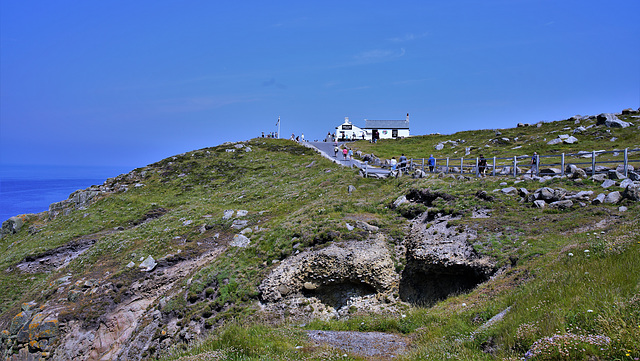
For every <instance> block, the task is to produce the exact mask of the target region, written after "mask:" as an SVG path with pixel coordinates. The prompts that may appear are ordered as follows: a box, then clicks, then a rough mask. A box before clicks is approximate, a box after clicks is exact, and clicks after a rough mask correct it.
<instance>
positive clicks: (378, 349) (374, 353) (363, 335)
mask: <svg viewBox="0 0 640 361" xmlns="http://www.w3.org/2000/svg"><path fill="white" fill-rule="evenodd" d="M307 335H308V336H309V338H310V339H311V340H312V341H313V342H315V343H316V344H317V345H328V346H331V347H335V348H337V349H340V350H344V351H346V352H349V353H352V354H354V355H358V356H361V357H365V358H366V359H368V360H388V359H391V358H394V357H396V356H398V355H400V354H402V353H404V352H405V351H406V350H407V348H408V341H407V339H405V338H404V337H402V336H398V335H395V334H391V333H383V332H357V331H307Z"/></svg>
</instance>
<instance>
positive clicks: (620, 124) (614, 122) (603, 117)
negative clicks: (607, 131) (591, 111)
mask: <svg viewBox="0 0 640 361" xmlns="http://www.w3.org/2000/svg"><path fill="white" fill-rule="evenodd" d="M596 124H597V125H604V126H606V127H609V128H626V127H628V126H630V125H631V124H629V123H628V122H625V121H622V120H620V119H618V117H616V116H615V115H614V114H611V113H602V114H600V115H598V117H597V123H596Z"/></svg>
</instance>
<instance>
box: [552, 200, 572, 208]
mask: <svg viewBox="0 0 640 361" xmlns="http://www.w3.org/2000/svg"><path fill="white" fill-rule="evenodd" d="M549 207H552V208H558V209H567V208H571V207H573V202H572V201H570V200H568V199H567V200H563V201H555V202H551V203H550V204H549Z"/></svg>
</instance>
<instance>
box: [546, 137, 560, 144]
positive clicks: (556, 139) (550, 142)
mask: <svg viewBox="0 0 640 361" xmlns="http://www.w3.org/2000/svg"><path fill="white" fill-rule="evenodd" d="M560 143H562V139H560V138H555V139H551V140H550V141H548V142H547V145H556V144H560Z"/></svg>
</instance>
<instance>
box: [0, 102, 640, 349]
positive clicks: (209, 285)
mask: <svg viewBox="0 0 640 361" xmlns="http://www.w3.org/2000/svg"><path fill="white" fill-rule="evenodd" d="M639 116H640V113H639V112H637V111H633V110H625V111H624V112H622V113H620V114H619V115H617V117H619V120H620V121H622V122H626V123H627V124H626V126H624V127H615V126H612V124H607V123H606V122H607V120H609V121H611V120H612V118H611V117H607V116H605V117H604V119H605V120H604V121H600V120H599V117H597V116H588V117H574V118H571V119H567V120H563V121H558V122H549V123H539V125H529V126H527V125H524V124H522V126H518V127H515V128H511V129H500V130H474V131H468V132H460V133H456V134H453V135H425V136H418V137H411V138H406V139H401V140H390V141H381V142H379V143H378V144H370V143H366V142H363V141H358V142H354V143H351V144H350V146H352V147H353V148H355V149H356V150H357V152H356V153H357V154H358V155H360V156H362V157H365V156H369V157H372V159H373V157H375V158H376V159H379V160H380V164H384V160H385V159H389V158H390V157H391V156H398V155H399V154H401V153H405V154H406V155H407V156H408V157H410V158H415V159H420V158H424V157H425V156H427V157H428V155H429V154H431V153H437V156H438V158H440V159H445V158H447V157H449V158H454V157H470V158H475V157H477V156H478V155H479V154H483V155H485V156H487V157H493V156H499V157H505V158H512V157H513V156H522V155H524V154H527V155H528V154H531V153H532V152H533V151H537V152H539V153H540V154H543V155H547V154H560V153H567V154H575V156H570V157H567V163H566V164H565V165H566V169H563V171H564V172H563V173H564V175H562V174H560V173H558V174H555V173H552V174H546V175H545V174H543V175H541V176H535V175H533V174H528V175H527V174H526V173H525V171H526V169H524V168H526V167H523V169H522V171H521V172H519V173H517V174H516V176H515V177H513V176H512V175H510V173H507V174H505V175H502V176H501V175H497V176H490V177H485V178H478V177H475V176H474V175H473V174H472V173H471V174H449V173H445V172H440V171H438V172H437V173H428V172H422V173H421V174H418V173H417V172H418V170H421V169H420V167H418V166H417V167H416V168H415V169H414V170H413V171H412V173H413V172H415V173H413V175H414V177H411V176H406V175H405V176H402V177H399V178H387V179H378V178H366V177H362V176H361V173H360V172H358V171H357V170H354V169H351V168H347V167H341V166H339V165H338V164H336V163H334V162H332V161H331V160H330V159H326V158H324V157H321V156H319V155H318V154H317V153H316V152H315V151H314V150H313V149H310V148H308V147H305V146H303V145H300V144H297V143H295V142H293V141H289V140H283V139H266V138H256V139H252V140H249V141H245V142H237V143H225V144H222V145H219V146H215V147H210V148H203V149H199V150H195V151H192V152H187V153H183V154H180V155H176V156H173V157H169V158H166V159H163V160H161V161H158V162H156V163H153V164H150V165H148V166H146V167H142V168H138V169H135V170H132V171H131V172H129V173H127V174H122V175H120V176H118V177H115V178H111V179H108V180H106V181H105V182H104V183H103V184H102V185H97V186H93V187H90V188H87V189H85V190H80V191H77V192H75V193H73V194H71V195H70V197H69V198H68V199H67V200H63V201H61V202H57V203H54V204H52V205H51V206H50V208H49V211H48V212H43V213H40V214H31V215H21V216H17V217H12V218H11V219H10V220H8V221H7V222H5V223H3V237H2V239H1V241H0V247H1V248H0V249H1V250H2V253H1V254H2V255H1V256H0V269H1V270H2V276H1V277H0V285H1V286H2V287H3V288H4V289H5V290H6V292H5V293H4V294H2V295H1V296H0V299H1V300H2V302H0V304H1V305H2V306H1V308H0V312H1V314H0V329H2V330H3V331H2V339H1V341H2V343H1V345H0V352H1V353H2V355H3V357H5V358H6V359H9V360H20V359H29V358H30V359H34V360H37V359H42V360H49V359H51V360H63V359H77V360H94V359H119V360H151V359H165V360H175V359H182V360H191V359H197V357H203V358H205V357H209V358H214V359H237V358H239V357H244V358H245V359H265V358H266V359H338V358H340V359H344V358H343V357H342V355H343V354H345V353H346V354H348V357H347V359H371V358H376V357H378V358H385V354H384V353H382V354H379V353H376V354H375V356H371V355H365V354H361V353H359V351H358V350H357V349H351V348H349V347H348V346H345V345H344V344H342V345H336V347H337V348H331V347H330V346H326V345H325V344H316V343H314V341H313V340H311V339H309V338H308V337H307V333H306V332H307V331H310V330H324V331H352V332H365V331H378V332H381V331H382V332H388V333H395V334H396V335H397V336H399V337H400V339H401V340H403V341H402V342H406V346H407V347H402V348H401V349H402V352H401V353H398V354H394V356H395V357H396V358H398V359H407V360H413V359H442V358H444V357H446V356H447V355H449V356H450V357H456V358H468V359H494V358H502V359H513V358H519V357H525V356H526V357H528V358H530V359H557V358H558V356H559V355H564V353H563V352H565V351H563V350H565V349H563V348H562V347H565V346H560V348H559V350H560V351H554V350H556V348H554V347H555V345H556V344H557V343H559V342H561V343H563V344H564V345H571V346H572V347H573V346H576V347H578V346H579V347H580V348H581V349H582V348H584V349H585V351H583V352H582V353H580V354H576V353H572V352H574V351H571V350H569V349H568V348H567V349H566V352H568V353H569V355H570V356H566V357H568V358H571V359H574V358H575V359H581V358H582V359H587V358H589V357H595V359H598V358H602V359H608V358H616V357H617V358H623V357H640V354H638V351H637V347H636V346H637V345H638V344H640V329H639V326H640V299H639V298H638V296H637V295H638V289H637V287H638V286H637V285H638V284H640V279H639V277H640V269H638V267H640V265H639V264H640V263H639V262H637V261H638V251H639V250H640V231H639V228H638V227H637V226H638V222H637V220H638V219H640V206H639V205H638V200H640V182H639V181H640V179H638V178H636V177H637V174H638V173H637V172H636V171H635V170H636V169H637V168H640V154H638V153H632V156H631V157H630V161H629V162H628V163H627V164H628V165H629V166H630V167H628V169H626V170H627V176H622V172H620V169H619V167H618V166H619V165H620V164H621V161H620V159H621V158H620V154H617V155H614V154H613V151H614V150H615V151H618V153H619V152H620V151H621V150H624V149H625V148H627V149H632V150H633V149H638V148H640V136H638V134H639V130H638V125H636V124H635V123H634V122H637V120H636V119H638V117H639ZM580 128H584V129H580ZM576 129H579V130H578V131H576ZM498 133H499V134H498ZM565 133H567V134H568V133H570V134H571V135H572V136H575V138H576V139H578V140H577V141H574V142H572V143H569V142H564V141H561V142H556V143H554V144H549V143H550V142H551V141H552V140H553V139H561V140H565V139H568V138H561V137H558V135H562V134H565ZM505 138H506V139H507V140H505ZM613 138H615V140H613ZM438 148H439V149H438ZM593 150H606V151H611V153H610V154H609V153H603V154H601V155H598V161H599V162H601V164H602V165H599V167H600V168H598V169H597V170H596V169H591V171H592V172H593V173H597V174H594V175H591V174H590V173H589V172H587V170H588V169H587V168H588V165H581V164H578V163H580V161H579V160H580V156H579V153H578V152H579V151H586V152H589V153H590V152H591V151H593ZM602 162H611V163H610V164H607V163H602ZM573 163H576V164H577V165H576V164H573ZM507 165H508V164H504V165H503V164H501V166H507ZM571 165H573V168H571ZM548 168H553V167H548ZM585 169H587V170H585ZM416 174H418V175H416ZM605 183H606V184H605ZM543 309H544V310H546V312H545V313H544V314H543V313H541V312H540V311H541V310H543ZM498 315H500V317H497V318H493V317H494V316H498ZM489 320H492V321H491V322H488V321H489ZM354 337H355V336H354ZM380 337H382V336H380ZM554 337H555V338H554ZM323 342H324V341H323ZM566 347H568V346H566ZM634 347H635V349H634ZM627 350H628V351H627ZM627 354H629V356H626V355H627ZM386 356H389V355H386ZM563 357H565V356H563Z"/></svg>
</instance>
